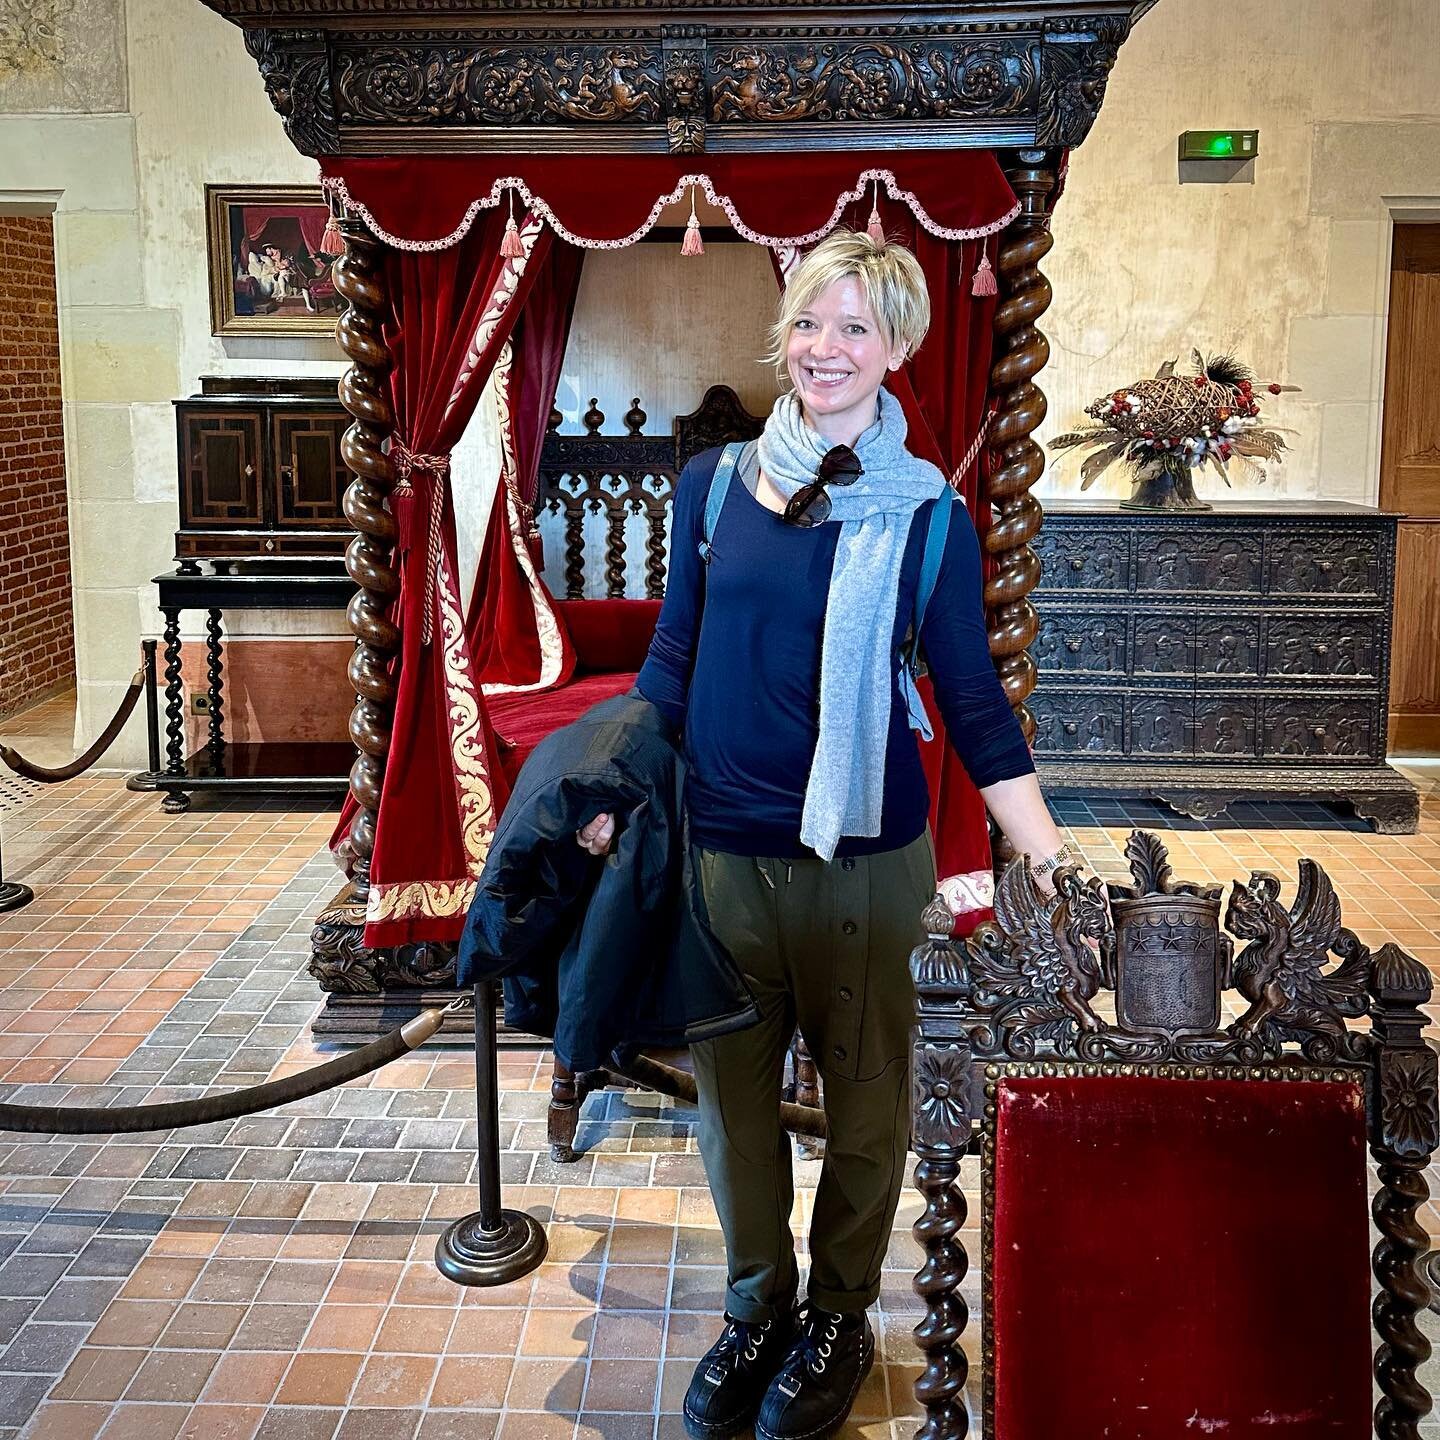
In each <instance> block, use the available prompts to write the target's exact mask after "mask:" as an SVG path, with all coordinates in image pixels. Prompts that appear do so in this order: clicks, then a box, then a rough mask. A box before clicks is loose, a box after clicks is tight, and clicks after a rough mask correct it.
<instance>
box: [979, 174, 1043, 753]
mask: <svg viewBox="0 0 1440 1440" xmlns="http://www.w3.org/2000/svg"><path fill="white" fill-rule="evenodd" d="M1058 158H1059V157H1058V155H1057V153H1056V152H1055V151H1053V150H1017V151H1015V152H1014V153H1013V156H1010V157H1007V163H1006V165H1005V178H1006V179H1007V180H1009V182H1010V186H1011V188H1012V189H1013V190H1014V191H1015V196H1016V198H1017V199H1018V200H1019V202H1020V207H1021V208H1020V213H1019V215H1017V216H1016V217H1015V219H1014V220H1013V221H1011V223H1010V225H1009V227H1008V228H1007V229H1006V230H1005V231H1004V232H1003V233H1002V234H1001V237H1000V254H999V258H998V263H997V266H996V269H997V271H998V276H997V279H998V283H999V287H1000V303H999V305H998V306H997V307H996V310H995V358H994V360H993V361H992V362H991V366H990V399H991V404H992V405H993V406H994V412H995V413H994V418H993V419H992V420H991V422H990V432H989V436H988V445H989V450H990V472H989V478H988V483H987V487H986V495H985V498H986V499H987V500H988V501H989V502H990V504H991V505H992V506H994V510H995V515H994V520H993V521H992V523H991V526H990V530H989V532H988V533H987V534H986V536H985V553H986V554H987V555H988V556H989V557H990V560H991V562H992V564H993V566H994V569H993V572H992V574H991V576H990V578H989V579H988V580H987V581H986V584H985V618H986V624H987V628H988V630H989V633H990V657H991V659H992V660H994V662H995V668H996V670H997V671H998V672H999V674H1000V680H1001V683H1002V684H1003V685H1004V686H1005V693H1006V695H1008V696H1009V699H1010V704H1011V705H1012V706H1013V707H1014V709H1015V712H1016V714H1017V715H1019V717H1020V723H1021V725H1022V726H1023V727H1024V730H1025V738H1026V739H1027V740H1031V741H1033V740H1034V738H1035V721H1034V719H1033V717H1032V716H1031V714H1030V711H1029V710H1028V709H1027V708H1026V705H1025V701H1026V699H1027V698H1028V697H1029V695H1030V693H1031V692H1032V691H1033V690H1034V689H1035V662H1034V661H1033V660H1032V659H1031V658H1030V651H1029V646H1030V642H1031V641H1032V640H1034V638H1035V633H1036V628H1037V623H1036V616H1035V607H1034V606H1033V605H1032V604H1031V603H1030V601H1029V599H1028V596H1029V594H1030V592H1031V591H1032V590H1033V589H1034V588H1035V587H1036V585H1038V584H1039V583H1040V562H1039V560H1037V559H1036V557H1035V553H1034V551H1033V550H1031V549H1030V542H1031V541H1032V540H1033V539H1034V538H1035V537H1036V536H1037V535H1038V534H1039V533H1040V525H1041V522H1042V521H1043V519H1044V511H1043V510H1042V509H1041V507H1040V502H1039V501H1038V500H1037V499H1036V498H1035V497H1034V496H1033V495H1032V494H1031V493H1030V489H1031V487H1032V486H1033V485H1034V484H1035V482H1036V481H1037V480H1038V479H1039V478H1040V476H1041V475H1042V474H1043V473H1044V471H1045V455H1044V452H1043V451H1042V450H1041V449H1040V446H1039V445H1038V444H1037V443H1036V442H1035V441H1034V440H1033V439H1031V435H1032V434H1033V432H1034V431H1035V430H1036V429H1038V428H1039V426H1040V423H1041V421H1043V420H1044V418H1045V395H1044V392H1043V391H1042V390H1041V389H1040V387H1039V386H1038V385H1037V384H1036V383H1035V376H1036V375H1038V374H1039V372H1040V371H1041V370H1042V369H1043V368H1044V366H1045V362H1046V361H1047V360H1048V359H1049V358H1050V343H1049V341H1048V340H1046V338H1045V336H1044V335H1043V334H1041V332H1040V331H1039V329H1038V328H1037V327H1036V321H1037V320H1038V319H1039V318H1040V316H1041V315H1043V314H1044V313H1045V311H1046V310H1048V309H1049V308H1050V300H1051V290H1050V282H1049V281H1048V280H1047V279H1046V278H1045V277H1044V275H1042V274H1041V273H1040V269H1039V265H1040V261H1041V260H1042V259H1044V257H1045V256H1046V255H1047V254H1048V253H1049V251H1050V247H1051V246H1052V245H1053V244H1054V243H1055V242H1054V240H1053V239H1052V238H1051V235H1050V216H1049V213H1048V208H1047V202H1048V200H1049V197H1050V194H1051V192H1052V190H1053V189H1054V186H1055V179H1056V168H1057V161H1058Z"/></svg>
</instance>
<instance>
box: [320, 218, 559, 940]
mask: <svg viewBox="0 0 1440 1440" xmlns="http://www.w3.org/2000/svg"><path fill="white" fill-rule="evenodd" d="M505 220H506V217H505V215H503V214H502V213H501V212H500V211H498V210H492V211H487V212H486V214H485V215H484V217H483V218H482V219H481V220H480V221H479V223H477V224H476V225H475V226H474V227H473V228H472V229H471V230H470V231H469V233H468V234H467V235H466V236H464V237H463V238H462V239H461V240H460V241H459V242H458V243H457V244H456V245H454V246H452V247H448V248H446V249H443V250H433V251H424V252H417V251H408V250H394V249H392V250H391V251H390V252H388V253H387V255H386V258H385V281H386V293H387V294H388V296H389V297H390V305H391V310H392V313H391V316H390V317H389V319H388V321H387V323H386V324H385V326H384V338H385V342H386V344H387V345H388V346H389V348H390V352H391V354H392V355H393V357H394V360H395V368H394V372H393V374H392V376H391V395H392V400H393V403H394V408H395V435H394V439H393V440H392V442H391V450H390V458H391V462H392V464H393V465H394V469H395V482H396V483H395V486H394V488H393V490H392V491H391V498H390V507H391V510H392V511H393V513H394V516H395V525H396V531H397V538H396V547H395V568H396V570H397V572H398V573H399V576H400V588H399V593H398V595H397V597H396V600H395V607H394V610H393V612H392V618H393V620H394V623H395V624H396V626H397V627H398V628H399V631H400V637H401V644H400V655H399V661H398V673H397V674H396V675H395V676H394V679H395V683H396V699H395V723H394V729H393V731H392V732H391V737H390V748H389V753H388V756H387V758H386V765H385V781H384V785H383V787H382V789H381V794H380V806H379V812H378V815H377V819H376V826H375V847H374V853H373V856H372V859H371V866H370V898H369V903H368V906H367V910H366V926H365V940H366V944H368V945H371V946H387V945H398V944H402V943H405V942H409V941H417V940H454V939H456V938H457V937H458V936H459V933H460V926H461V924H462V922H463V920H464V917H465V911H466V909H467V908H468V906H469V903H470V898H471V896H472V895H473V893H474V887H475V878H476V876H478V875H479V873H480V867H481V866H482V865H483V863H484V859H485V855H486V853H487V852H488V849H489V843H490V837H491V835H492V834H493V833H494V829H495V822H496V820H497V818H498V816H499V813H500V810H501V808H502V807H503V805H504V802H505V799H506V796H505V794H504V793H503V785H504V781H503V779H502V776H501V770H500V766H499V765H498V763H497V761H496V756H495V736H494V734H493V732H492V731H491V729H490V725H489V722H488V719H487V717H486V714H485V706H484V701H483V697H482V695H481V692H480V688H479V682H478V679H477V674H476V670H475V665H474V661H473V658H472V656H471V653H470V636H469V633H468V631H467V627H466V625H465V623H464V616H463V613H462V609H461V602H460V596H459V587H458V585H457V582H456V578H455V577H456V557H455V519H454V513H453V507H452V506H451V505H450V504H449V503H448V501H449V488H450V478H449V451H450V449H451V447H452V446H453V445H454V444H455V443H456V441H458V440H459V438H460V436H461V434H462V433H463V432H464V429H465V426H466V425H467V424H468V422H469V420H470V417H471V415H472V414H473V413H474V410H475V405H476V403H477V401H478V399H479V397H480V394H481V391H482V390H483V389H484V386H485V382H486V381H487V380H488V379H489V376H490V373H491V371H492V370H493V369H494V367H495V365H496V363H497V361H498V359H499V357H500V354H501V352H502V350H503V349H504V348H505V347H506V345H507V343H508V342H509V340H510V337H511V333H512V332H513V330H514V328H515V323H516V321H517V319H518V318H519V315H520V312H521V310H522V309H523V307H524V305H525V301H526V298H527V296H528V294H529V291H530V288H531V285H532V284H533V279H534V275H535V273H536V272H537V270H539V269H540V268H542V267H543V265H544V262H545V259H546V256H547V255H548V253H549V251H550V247H551V246H552V245H553V244H554V236H553V234H552V233H551V232H550V231H549V230H548V229H547V228H545V227H544V226H542V225H541V223H540V222H539V221H538V220H537V219H535V218H534V217H532V216H529V215H527V216H525V217H524V218H523V221H522V222H521V224H520V226H519V234H520V241H521V244H520V247H519V248H520V250H521V254H520V255H518V256H513V257H506V256H502V254H501V253H500V242H501V239H502V236H503V234H504V229H505ZM353 816H354V808H353V806H352V805H349V804H347V806H346V810H345V812H344V813H343V814H342V816H341V820H340V825H339V828H338V829H337V831H336V839H337V840H338V839H339V838H340V837H342V836H343V835H344V834H345V833H347V832H348V829H349V825H350V822H351V820H352V819H353Z"/></svg>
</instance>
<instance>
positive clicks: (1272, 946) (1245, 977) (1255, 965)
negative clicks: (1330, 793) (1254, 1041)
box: [1225, 860, 1370, 1040]
mask: <svg viewBox="0 0 1440 1440" xmlns="http://www.w3.org/2000/svg"><path fill="white" fill-rule="evenodd" d="M1225 924H1226V927H1227V928H1228V929H1229V930H1231V931H1232V932H1233V933H1234V934H1236V935H1238V936H1239V937H1240V938H1241V939H1242V940H1248V941H1250V944H1248V945H1246V946H1245V948H1244V949H1243V950H1241V952H1240V953H1239V954H1238V955H1237V956H1236V957H1235V961H1234V970H1233V974H1234V984H1235V988H1236V989H1237V990H1239V991H1240V993H1241V994H1242V995H1243V996H1244V997H1245V998H1246V999H1247V1000H1248V1001H1249V1002H1250V1008H1249V1009H1248V1010H1247V1011H1246V1012H1245V1013H1244V1014H1243V1015H1242V1016H1241V1017H1240V1018H1239V1019H1238V1020H1237V1021H1236V1022H1235V1023H1234V1024H1233V1025H1232V1026H1231V1027H1230V1032H1231V1034H1233V1035H1238V1036H1241V1037H1242V1038H1246V1039H1248V1038H1251V1037H1254V1036H1257V1035H1259V1034H1260V1032H1261V1031H1262V1030H1263V1029H1264V1028H1266V1027H1267V1026H1273V1027H1274V1028H1275V1030H1276V1031H1278V1033H1279V1037H1280V1038H1281V1039H1301V1040H1303V1039H1305V1038H1307V1035H1313V1034H1317V1033H1318V1034H1322V1035H1332V1036H1340V1035H1343V1034H1344V1033H1345V1025H1344V1018H1345V1017H1347V1016H1348V1017H1353V1016H1357V1015H1361V1014H1363V1013H1364V1010H1365V982H1366V979H1367V977H1368V975H1369V968H1370V952H1369V950H1368V949H1367V948H1366V947H1365V946H1364V945H1362V944H1361V943H1360V941H1359V940H1357V939H1356V937H1355V936H1354V934H1353V933H1352V932H1351V931H1349V930H1347V929H1345V928H1344V926H1342V925H1341V923H1340V902H1339V900H1338V899H1337V898H1336V895H1335V888H1334V886H1333V885H1331V883H1330V877H1329V876H1328V875H1327V874H1326V873H1325V872H1324V871H1323V870H1322V869H1321V868H1320V867H1319V866H1318V865H1317V864H1316V863H1315V862H1314V861H1313V860H1302V861H1301V862H1300V884H1299V887H1298V888H1297V890H1296V892H1295V904H1294V905H1293V906H1292V907H1291V908H1290V910H1289V911H1288V912H1287V911H1286V909H1285V907H1284V906H1283V905H1282V904H1281V903H1280V881H1279V879H1278V878H1277V877H1276V876H1274V875H1272V874H1270V873H1269V872H1268V871H1265V870H1256V871H1252V872H1251V875H1250V879H1249V882H1248V883H1246V884H1241V883H1240V881H1238V880H1237V881H1236V882H1235V884H1234V887H1233V889H1232V890H1231V892H1230V904H1229V907H1228V908H1227V910H1226V914H1225ZM1332 952H1333V953H1334V954H1335V955H1337V956H1339V957H1340V964H1339V965H1337V966H1336V967H1335V969H1333V970H1331V971H1330V972H1329V973H1328V974H1327V973H1324V967H1325V966H1326V965H1328V964H1329V963H1330V957H1331V953H1332Z"/></svg>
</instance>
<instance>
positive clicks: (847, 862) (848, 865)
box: [840, 855, 855, 870]
mask: <svg viewBox="0 0 1440 1440" xmlns="http://www.w3.org/2000/svg"><path fill="white" fill-rule="evenodd" d="M840 868H841V869H842V870H853V869H854V868H855V861H854V860H853V859H852V858H851V857H850V856H849V855H847V856H846V857H845V858H844V859H843V860H842V861H841V862H840Z"/></svg>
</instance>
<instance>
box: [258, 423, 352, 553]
mask: <svg viewBox="0 0 1440 1440" xmlns="http://www.w3.org/2000/svg"><path fill="white" fill-rule="evenodd" d="M274 423H275V430H274V435H275V468H276V475H275V480H276V493H275V513H276V515H277V516H278V517H279V521H280V524H281V525H282V526H284V527H292V526H301V527H305V526H313V527H315V528H318V529H326V530H341V529H344V528H345V523H346V522H345V518H344V514H343V511H342V509H341V500H342V497H343V496H344V494H345V487H346V485H347V484H349V481H350V472H349V471H348V470H347V469H346V467H345V461H344V458H343V456H342V454H341V450H340V439H341V437H342V436H343V435H344V433H345V431H346V429H347V428H348V427H349V425H350V423H351V422H350V417H349V415H347V414H345V413H344V412H343V411H333V410H323V411H314V410H312V411H304V412H301V413H299V414H296V413H294V412H287V413H281V414H277V415H276V416H275V422H274Z"/></svg>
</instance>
